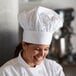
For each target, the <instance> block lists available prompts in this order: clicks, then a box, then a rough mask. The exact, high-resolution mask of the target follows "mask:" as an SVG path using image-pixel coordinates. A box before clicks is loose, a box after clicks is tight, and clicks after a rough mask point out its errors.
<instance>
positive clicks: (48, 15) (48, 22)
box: [0, 7, 64, 76]
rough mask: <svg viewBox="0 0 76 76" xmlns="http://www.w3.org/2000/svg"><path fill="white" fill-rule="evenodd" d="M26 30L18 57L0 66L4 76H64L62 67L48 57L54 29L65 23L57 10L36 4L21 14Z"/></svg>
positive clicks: (22, 23)
mask: <svg viewBox="0 0 76 76" xmlns="http://www.w3.org/2000/svg"><path fill="white" fill-rule="evenodd" d="M18 20H19V23H20V25H21V27H22V29H23V39H22V42H21V43H20V44H19V46H18V47H17V49H16V55H17V54H18V53H19V55H18V57H16V58H14V59H12V60H10V61H8V62H7V63H5V64H4V65H3V66H2V67H1V68H0V76H64V72H63V69H62V67H61V66H60V65H59V64H58V63H56V62H55V61H53V60H51V59H46V56H47V54H48V53H49V47H50V44H51V41H52V36H53V34H54V32H56V31H57V30H58V29H60V28H61V27H62V26H63V19H62V18H61V17H60V16H59V15H58V14H57V13H56V12H54V11H53V10H51V9H48V8H45V7H36V8H34V9H32V10H30V11H28V12H25V11H23V12H22V13H20V14H19V17H18Z"/></svg>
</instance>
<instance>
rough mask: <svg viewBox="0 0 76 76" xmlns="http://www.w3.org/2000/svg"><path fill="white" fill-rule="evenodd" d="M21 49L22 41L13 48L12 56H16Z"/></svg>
mask: <svg viewBox="0 0 76 76" xmlns="http://www.w3.org/2000/svg"><path fill="white" fill-rule="evenodd" d="M21 50H22V43H21V42H20V43H19V44H18V45H17V47H16V49H15V53H14V57H17V56H18V55H19V52H20V51H21Z"/></svg>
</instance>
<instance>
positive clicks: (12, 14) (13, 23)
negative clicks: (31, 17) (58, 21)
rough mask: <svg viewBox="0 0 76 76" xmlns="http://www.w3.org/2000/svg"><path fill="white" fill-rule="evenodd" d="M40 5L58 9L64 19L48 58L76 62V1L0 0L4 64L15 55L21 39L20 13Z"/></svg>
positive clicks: (0, 42) (0, 48)
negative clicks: (18, 19) (18, 17)
mask: <svg viewBox="0 0 76 76" xmlns="http://www.w3.org/2000/svg"><path fill="white" fill-rule="evenodd" d="M39 5H41V6H46V7H48V8H51V9H54V10H55V11H56V12H57V13H58V14H60V16H62V17H63V18H64V26H63V28H61V29H60V30H59V31H57V32H56V33H55V34H54V37H53V41H52V45H51V46H50V50H51V51H50V53H49V54H48V56H47V57H48V58H51V59H55V60H57V61H58V62H59V63H61V64H75V63H76V0H0V65H2V64H4V63H5V62H6V61H8V60H10V59H11V58H13V56H14V50H15V48H16V45H17V44H18V43H19V42H20V40H21V35H20V27H19V24H18V21H17V15H18V13H19V12H21V11H23V10H24V9H25V10H26V11H28V10H30V9H32V8H33V7H35V6H39Z"/></svg>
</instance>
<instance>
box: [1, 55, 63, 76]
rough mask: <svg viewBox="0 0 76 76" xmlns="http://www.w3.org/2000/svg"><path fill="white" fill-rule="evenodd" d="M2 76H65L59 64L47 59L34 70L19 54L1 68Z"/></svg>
mask: <svg viewBox="0 0 76 76" xmlns="http://www.w3.org/2000/svg"><path fill="white" fill-rule="evenodd" d="M0 76H64V72H63V69H62V67H61V66H60V65H59V64H58V63H56V62H55V61H53V60H51V59H46V58H45V59H44V61H42V63H41V64H40V65H37V66H36V67H34V68H32V67H30V66H29V65H28V64H27V63H26V62H25V61H24V60H23V58H22V57H21V54H19V56H18V57H17V58H14V59H12V60H10V61H8V62H7V63H5V64H4V65H3V66H2V67H1V68H0Z"/></svg>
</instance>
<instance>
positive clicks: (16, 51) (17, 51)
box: [14, 42, 31, 58]
mask: <svg viewBox="0 0 76 76" xmlns="http://www.w3.org/2000/svg"><path fill="white" fill-rule="evenodd" d="M25 44H27V45H30V44H31V43H27V42H25ZM22 49H23V48H22V43H21V42H20V43H19V44H18V45H17V47H16V49H15V53H14V58H15V57H17V56H18V55H19V52H20V51H21V50H22Z"/></svg>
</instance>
